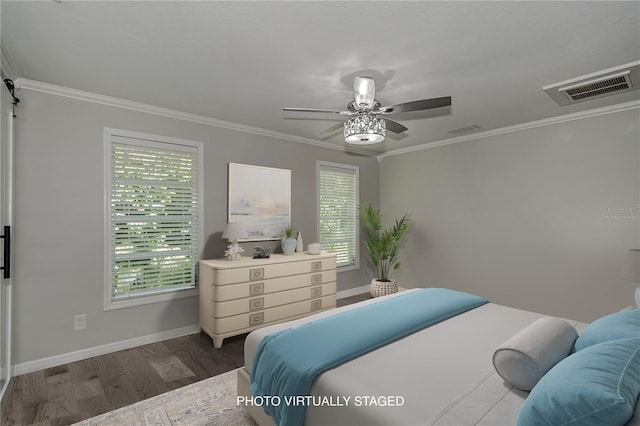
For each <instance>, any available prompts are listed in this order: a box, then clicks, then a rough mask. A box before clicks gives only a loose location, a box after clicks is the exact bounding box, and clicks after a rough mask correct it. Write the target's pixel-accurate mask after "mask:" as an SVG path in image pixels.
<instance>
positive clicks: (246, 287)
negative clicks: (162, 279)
mask: <svg viewBox="0 0 640 426" xmlns="http://www.w3.org/2000/svg"><path fill="white" fill-rule="evenodd" d="M335 307H336V256H335V255H334V254H329V253H322V254H319V255H310V254H305V253H296V254H293V255H291V256H285V255H283V254H272V255H271V258H269V259H251V258H250V257H243V258H242V259H241V260H236V261H230V260H227V259H215V260H201V261H200V328H201V329H202V330H203V331H204V332H206V333H207V334H208V335H209V336H211V337H212V338H213V346H214V347H215V348H219V347H221V346H222V341H223V340H224V338H225V337H231V336H236V335H238V334H242V333H247V332H249V331H251V330H255V329H256V328H260V327H263V326H265V325H269V324H274V323H277V322H282V321H287V320H291V319H294V318H300V317H303V316H305V315H309V314H311V313H315V312H318V311H323V310H326V309H330V308H335Z"/></svg>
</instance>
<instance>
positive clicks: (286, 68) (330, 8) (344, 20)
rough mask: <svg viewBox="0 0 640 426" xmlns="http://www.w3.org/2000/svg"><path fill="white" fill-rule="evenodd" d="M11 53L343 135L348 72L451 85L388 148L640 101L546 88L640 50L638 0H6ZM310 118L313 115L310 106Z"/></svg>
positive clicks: (160, 101) (218, 108)
mask: <svg viewBox="0 0 640 426" xmlns="http://www.w3.org/2000/svg"><path fill="white" fill-rule="evenodd" d="M0 7H1V10H0V14H1V30H2V44H3V50H4V53H5V54H6V57H7V59H8V60H9V65H10V67H11V71H12V74H13V75H12V77H14V78H17V77H23V78H26V79H31V80H37V81H42V82H47V83H52V84H57V85H62V86H67V87H71V88H75V89H80V90H86V91H90V92H95V93H99V94H104V95H109V96H114V97H119V98H124V99H129V100H133V101H138V102H143V103H147V104H151V105H156V106H161V107H165V108H170V109H174V110H178V111H183V112H187V113H192V114H198V115H202V116H206V117H211V118H215V119H218V120H225V121H229V122H234V123H238V124H241V125H245V126H252V127H257V128H261V129H267V130H269V131H272V132H280V133H285V134H289V135H294V136H295V137H301V138H307V139H314V140H324V141H325V142H326V143H328V144H332V145H337V146H343V145H345V143H344V141H343V138H342V135H341V133H340V132H338V133H336V134H334V135H333V136H332V137H328V138H327V135H326V134H323V133H322V132H323V130H325V129H326V128H328V127H331V126H333V125H334V124H336V123H337V121H336V119H339V118H340V117H339V116H333V115H323V114H310V113H293V112H287V113H285V112H283V111H282V107H284V106H291V107H313V108H329V109H344V108H345V107H346V104H347V102H349V101H350V100H351V99H352V96H353V94H352V88H351V86H352V81H353V76H354V75H357V74H359V73H361V72H364V73H365V74H369V75H372V76H373V77H376V83H377V98H378V99H379V100H380V101H381V102H382V103H383V105H388V104H395V103H400V102H406V101H411V100H416V99H423V98H431V97H439V96H451V97H452V107H451V108H450V109H447V108H444V109H442V110H438V111H436V110H433V111H431V112H413V113H403V114H399V115H395V116H392V117H391V118H394V119H395V120H396V121H399V122H401V123H402V124H404V125H406V126H407V127H408V128H409V130H408V131H407V132H406V136H404V137H401V138H397V137H396V138H393V136H391V137H388V139H387V140H386V141H385V142H384V143H382V144H378V145H373V146H370V147H368V148H367V149H368V150H369V151H370V152H372V153H380V152H387V151H391V150H395V149H402V148H407V147H411V146H414V145H420V144H424V143H430V142H435V141H441V140H445V139H448V138H451V137H453V135H452V134H451V133H449V131H450V130H453V129H457V128H460V127H466V126H470V125H474V124H475V125H478V126H480V128H481V129H482V130H483V131H487V130H492V129H497V128H502V127H506V126H511V125H516V124H520V123H526V122H530V121H535V120H540V119H545V118H549V117H554V116H558V115H563V114H568V113H574V112H578V111H584V110H588V109H592V108H598V107H603V106H608V105H612V104H617V103H621V102H627V101H632V100H637V99H639V93H640V91H635V92H630V93H626V94H618V95H614V96H610V97H607V98H602V99H596V100H592V101H588V102H583V103H579V104H575V105H571V106H565V107H560V106H558V105H557V104H556V103H555V102H554V101H553V100H551V98H550V97H549V96H548V95H547V94H546V93H545V92H543V91H542V89H541V88H542V86H545V85H549V84H553V83H557V82H560V81H563V80H567V79H570V78H573V77H577V76H581V75H584V74H588V73H592V72H596V71H599V70H603V69H606V68H611V67H615V66H618V65H622V64H626V63H629V62H633V61H637V60H638V59H640V23H639V20H640V2H638V1H630V2H616V1H601V2H591V1H587V2H477V1H476V2H417V1H415V2H397V1H384V2H383V1H378V2H353V1H352V2H335V1H295V2H294V1H290V2H272V1H254V2H244V1H217V2H214V1H204V2H183V1H161V2H141V1H136V2H133V1H132V2H113V1H104V2H103V1H83V2H75V1H67V0H62V1H61V2H60V3H58V2H55V1H36V2H33V1H18V2H14V1H7V0H3V1H2V3H1V4H0ZM303 118H308V119H303Z"/></svg>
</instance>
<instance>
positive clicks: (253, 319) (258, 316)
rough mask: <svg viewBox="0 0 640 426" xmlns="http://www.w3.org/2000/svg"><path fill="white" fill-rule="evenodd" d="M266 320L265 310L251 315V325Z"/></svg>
mask: <svg viewBox="0 0 640 426" xmlns="http://www.w3.org/2000/svg"><path fill="white" fill-rule="evenodd" d="M263 322H264V312H259V313H257V314H251V315H250V316H249V325H250V326H252V325H258V324H262V323H263Z"/></svg>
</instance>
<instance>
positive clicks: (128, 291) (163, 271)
mask: <svg viewBox="0 0 640 426" xmlns="http://www.w3.org/2000/svg"><path fill="white" fill-rule="evenodd" d="M198 152H199V151H198V148H197V147H194V146H186V145H177V144H172V143H163V142H155V141H154V142H150V141H139V140H137V139H133V138H131V139H129V138H124V137H118V136H113V137H112V138H111V158H110V162H111V168H110V169H111V174H110V178H111V179H110V187H111V190H110V200H109V206H108V208H109V217H110V224H111V226H110V228H111V229H110V233H111V299H112V300H118V299H123V298H129V297H132V296H142V295H148V294H157V293H159V292H166V291H173V290H179V289H184V288H194V287H195V284H196V266H197V263H198V243H199V241H198V236H199V220H200V218H199V211H200V207H199V204H200V199H199V194H200V190H199V185H200V183H199V175H200V174H199V170H198V165H199V159H198Z"/></svg>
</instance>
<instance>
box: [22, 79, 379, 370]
mask: <svg viewBox="0 0 640 426" xmlns="http://www.w3.org/2000/svg"><path fill="white" fill-rule="evenodd" d="M17 114H18V118H17V122H16V164H15V170H16V179H15V182H16V186H15V194H16V195H15V201H16V203H15V231H14V232H15V250H16V251H15V280H14V282H15V302H14V303H15V304H14V312H15V330H14V336H15V345H14V364H20V363H24V362H28V361H32V360H38V359H42V358H45V357H50V356H54V355H58V354H65V353H69V352H74V351H78V350H82V349H87V348H92V347H95V346H98V345H104V344H108V343H114V342H118V341H122V340H125V339H131V338H136V337H140V336H145V335H149V334H154V333H160V332H163V331H168V330H173V329H178V328H181V327H186V326H192V325H195V324H197V321H198V304H197V298H195V297H191V298H185V299H178V300H174V301H170V302H163V303H155V304H151V305H144V306H138V307H132V308H126V309H118V310H114V311H108V312H105V311H103V308H102V300H103V295H102V294H103V293H102V292H103V279H104V278H103V277H104V267H103V258H104V256H105V247H104V238H103V217H104V194H103V128H104V127H114V128H119V129H126V130H132V131H137V132H144V133H151V134H156V135H163V136H171V137H176V138H183V139H190V140H195V141H201V142H203V143H204V146H205V161H204V164H205V172H204V218H203V224H204V237H205V241H206V247H205V249H204V253H203V256H202V257H203V258H217V257H222V256H223V253H224V249H225V246H226V242H225V241H223V240H222V239H221V238H220V236H221V233H222V231H223V230H224V227H225V224H226V221H227V163H229V162H234V163H242V164H253V165H260V166H267V167H278V168H286V169H291V171H292V222H293V225H294V229H295V231H300V232H302V235H303V237H304V239H305V242H306V243H310V242H313V241H314V240H315V239H316V232H317V231H316V211H315V209H316V195H315V194H316V190H315V185H316V177H315V173H316V160H325V161H333V162H337V163H344V164H353V165H357V166H359V167H360V198H361V200H362V201H363V202H369V201H370V202H372V203H375V204H377V203H378V202H379V198H378V197H379V187H378V182H379V175H378V173H379V164H378V162H377V160H376V159H375V158H371V157H363V156H357V155H349V154H346V153H343V152H341V151H336V150H331V149H324V148H320V147H316V146H311V145H304V144H301V143H296V142H290V141H284V140H278V139H273V138H268V137H264V136H259V135H254V134H249V133H243V132H238V131H234V130H228V129H223V128H219V127H213V126H207V125H202V124H196V123H193V122H187V121H182V120H176V119H169V118H166V117H160V116H155V115H151V114H145V113H140V112H135V111H130V110H125V109H120V108H115V107H109V106H104V105H100V104H96V103H89V102H84V101H78V100H73V99H68V98H64V97H59V96H54V95H48V94H42V93H38V92H31V91H22V92H21V93H20V106H19V108H18V110H17ZM254 245H255V243H247V244H244V246H245V249H247V251H248V253H247V254H249V253H252V248H253V246H254ZM363 262H366V261H365V260H364V259H363V260H362V261H361V263H363ZM369 280H370V278H369V274H368V272H367V271H366V268H361V269H360V270H357V271H352V272H345V273H340V274H338V290H345V289H348V288H353V287H359V286H362V285H366V284H367V283H368V282H369ZM77 314H87V324H88V326H87V329H86V330H81V331H73V316H74V315H77Z"/></svg>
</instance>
